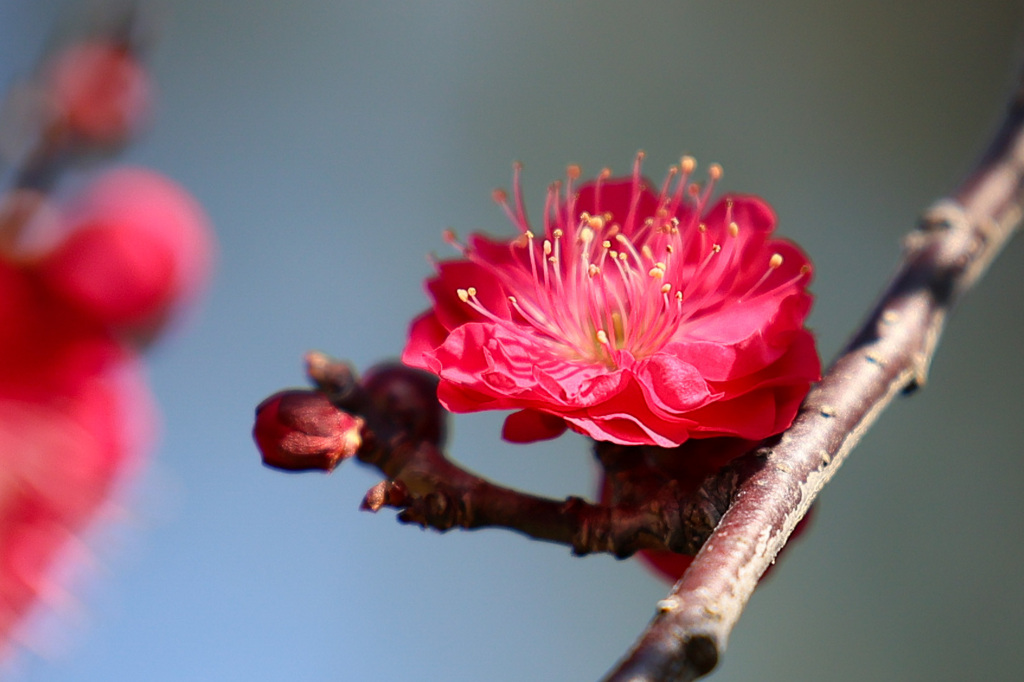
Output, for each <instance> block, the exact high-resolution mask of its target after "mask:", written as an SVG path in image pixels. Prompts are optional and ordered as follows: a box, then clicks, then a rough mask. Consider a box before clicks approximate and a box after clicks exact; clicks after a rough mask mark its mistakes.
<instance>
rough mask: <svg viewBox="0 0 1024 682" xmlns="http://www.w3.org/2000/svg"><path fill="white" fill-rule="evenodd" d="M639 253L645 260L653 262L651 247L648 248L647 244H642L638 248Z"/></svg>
mask: <svg viewBox="0 0 1024 682" xmlns="http://www.w3.org/2000/svg"><path fill="white" fill-rule="evenodd" d="M640 253H642V254H643V255H644V258H646V259H647V260H654V252H653V251H651V247H650V246H648V245H647V244H644V245H643V246H641V247H640Z"/></svg>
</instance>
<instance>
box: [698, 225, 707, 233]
mask: <svg viewBox="0 0 1024 682" xmlns="http://www.w3.org/2000/svg"><path fill="white" fill-rule="evenodd" d="M697 231H698V232H707V231H708V226H707V225H706V224H704V223H701V224H700V225H698V226H697Z"/></svg>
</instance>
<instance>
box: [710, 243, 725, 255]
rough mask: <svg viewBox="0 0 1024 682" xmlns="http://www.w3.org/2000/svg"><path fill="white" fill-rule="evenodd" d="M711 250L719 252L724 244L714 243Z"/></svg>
mask: <svg viewBox="0 0 1024 682" xmlns="http://www.w3.org/2000/svg"><path fill="white" fill-rule="evenodd" d="M711 250H712V251H714V252H715V253H719V252H720V251H721V250H722V246H721V245H720V244H712V245H711Z"/></svg>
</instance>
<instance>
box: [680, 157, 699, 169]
mask: <svg viewBox="0 0 1024 682" xmlns="http://www.w3.org/2000/svg"><path fill="white" fill-rule="evenodd" d="M679 167H680V168H682V169H683V172H684V173H692V172H693V169H694V168H696V167H697V159H695V158H693V157H692V156H684V157H683V158H681V159H679Z"/></svg>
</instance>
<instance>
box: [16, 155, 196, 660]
mask: <svg viewBox="0 0 1024 682" xmlns="http://www.w3.org/2000/svg"><path fill="white" fill-rule="evenodd" d="M65 222H66V227H67V231H66V233H65V234H64V236H63V237H62V238H61V239H60V241H59V242H58V243H57V244H55V245H54V246H53V247H52V248H51V250H50V251H49V252H47V253H43V254H41V255H40V254H32V255H31V256H28V255H25V254H21V253H18V252H17V251H14V252H9V251H5V250H3V249H0V653H2V649H3V648H4V645H5V644H7V643H9V642H10V639H11V637H12V633H13V631H14V629H15V627H16V626H17V624H18V623H19V622H20V621H21V620H22V618H23V617H24V616H25V614H26V613H27V612H28V611H29V610H30V609H31V607H32V605H33V604H34V603H36V601H37V600H38V599H39V598H40V596H41V595H45V594H46V592H47V590H48V587H49V583H48V580H49V578H48V576H49V574H50V570H51V568H52V567H53V564H54V563H55V562H56V561H57V559H58V556H59V555H60V553H61V551H62V550H63V549H65V548H66V547H67V545H68V544H69V540H71V539H72V538H74V537H76V536H77V535H78V534H79V533H80V532H81V530H82V529H83V528H84V527H85V526H86V525H87V524H88V523H89V522H90V521H91V520H92V519H93V518H94V517H95V515H96V514H97V512H98V510H100V509H101V508H102V506H103V505H104V504H105V502H106V501H107V500H108V498H109V496H110V494H111V492H112V490H113V488H114V486H115V484H116V483H117V482H118V481H119V480H121V479H123V478H124V477H125V475H126V474H127V473H129V472H130V470H131V469H132V468H133V465H134V464H136V463H137V462H138V461H139V460H140V458H141V455H142V454H143V453H144V452H145V449H146V448H147V447H148V445H149V443H150V441H151V437H152V431H153V422H154V411H153V409H152V408H151V406H150V398H149V395H148V391H147V389H146V387H145V383H144V381H143V376H142V372H141V367H140V366H139V364H138V359H137V355H138V351H139V350H140V349H141V347H142V346H141V344H140V343H139V341H140V340H143V339H144V340H147V341H148V340H151V339H152V338H153V335H154V334H156V333H157V332H159V331H160V329H162V325H163V323H164V322H165V321H166V319H167V317H168V314H169V313H171V312H172V311H174V310H176V309H177V308H178V307H179V306H180V305H181V304H182V303H184V302H186V301H187V300H188V299H189V298H191V297H192V296H194V295H195V294H196V293H197V292H198V290H199V289H200V288H201V287H202V285H203V283H204V281H205V278H206V274H207V271H208V268H209V260H210V251H211V248H212V239H211V237H210V234H209V233H208V230H207V226H206V221H205V218H204V217H203V215H202V213H201V211H200V210H199V209H198V208H197V207H196V205H195V204H194V202H193V201H192V200H191V199H190V198H189V197H188V195H187V194H186V193H185V192H184V191H183V190H181V189H180V188H178V187H177V186H176V185H174V184H172V183H171V182H170V181H168V180H165V179H163V178H162V177H160V176H158V175H157V174H155V173H152V172H149V171H143V170H134V169H133V170H121V171H115V172H113V173H110V174H108V175H106V176H104V177H102V178H101V179H100V180H99V181H97V182H96V183H95V184H94V185H93V186H92V187H91V188H90V189H89V190H87V191H86V193H85V194H84V195H83V197H81V198H80V199H79V200H78V202H77V203H75V204H74V208H73V209H71V210H69V211H68V212H67V213H66V214H65Z"/></svg>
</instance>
